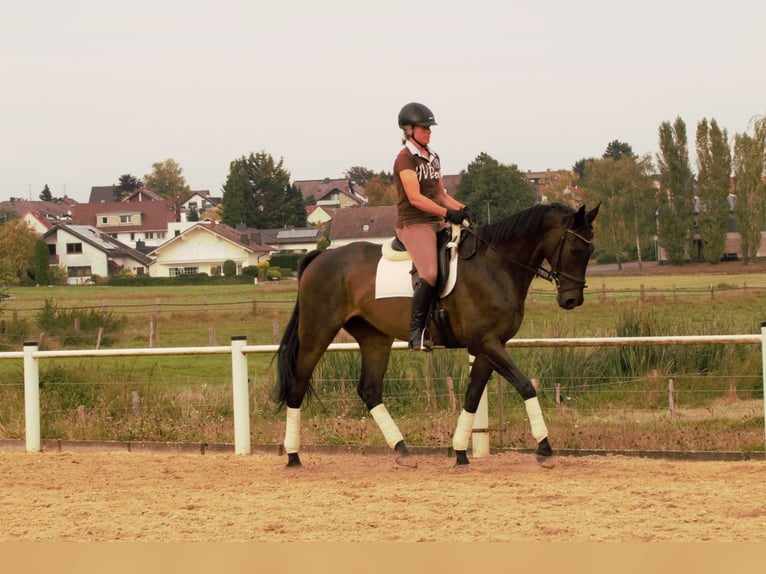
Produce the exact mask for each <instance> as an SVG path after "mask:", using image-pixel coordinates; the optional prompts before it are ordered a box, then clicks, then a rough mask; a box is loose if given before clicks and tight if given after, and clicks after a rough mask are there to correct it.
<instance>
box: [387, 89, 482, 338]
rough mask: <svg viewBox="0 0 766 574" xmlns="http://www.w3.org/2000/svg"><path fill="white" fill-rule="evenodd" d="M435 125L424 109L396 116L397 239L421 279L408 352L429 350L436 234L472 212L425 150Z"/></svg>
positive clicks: (413, 105) (411, 108) (412, 106)
mask: <svg viewBox="0 0 766 574" xmlns="http://www.w3.org/2000/svg"><path fill="white" fill-rule="evenodd" d="M435 125H436V121H435V120H434V115H433V113H431V110H429V109H428V108H427V107H426V106H424V105H423V104H419V103H417V102H411V103H409V104H406V105H405V106H404V107H403V108H402V109H401V111H400V112H399V127H400V128H401V129H402V143H403V144H404V147H403V148H402V150H401V151H400V152H399V155H397V156H396V160H395V161H394V181H395V183H396V191H397V194H398V202H397V210H398V219H397V222H396V235H397V237H398V238H399V240H400V241H401V242H402V243H404V246H405V247H406V248H407V251H409V253H410V255H411V256H412V262H413V264H414V265H415V268H416V269H417V271H418V275H419V278H418V281H417V283H416V284H415V289H414V294H413V296H412V319H411V321H410V333H409V347H410V349H418V350H424V351H428V350H430V349H431V347H432V346H433V342H432V341H431V340H430V339H427V338H426V333H427V331H426V325H427V324H428V317H429V314H430V309H431V304H432V303H433V300H434V295H435V291H436V289H435V285H436V276H437V252H436V233H437V232H438V231H439V230H440V229H441V228H442V227H444V220H445V219H446V220H447V221H449V222H450V223H454V224H457V225H460V224H462V223H463V222H464V221H467V222H469V223H470V220H471V215H470V214H471V211H470V210H469V209H467V208H466V206H465V205H463V204H462V203H460V202H459V201H457V200H456V199H454V198H453V197H451V196H449V195H447V193H446V191H445V190H444V184H443V183H442V177H441V165H440V164H439V156H438V155H437V154H436V153H434V152H433V151H432V150H431V148H430V147H428V144H429V142H430V140H431V126H435Z"/></svg>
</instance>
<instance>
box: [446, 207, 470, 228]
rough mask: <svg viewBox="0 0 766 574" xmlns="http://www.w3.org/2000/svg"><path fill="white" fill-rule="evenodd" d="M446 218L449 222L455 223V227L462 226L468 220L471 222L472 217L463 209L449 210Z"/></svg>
mask: <svg viewBox="0 0 766 574" xmlns="http://www.w3.org/2000/svg"><path fill="white" fill-rule="evenodd" d="M445 218H446V220H447V221H449V222H450V223H454V224H455V225H461V224H462V223H463V221H464V220H468V221H469V222H470V220H471V218H470V216H469V215H468V214H467V213H466V212H465V210H463V209H448V210H447V215H446V216H445Z"/></svg>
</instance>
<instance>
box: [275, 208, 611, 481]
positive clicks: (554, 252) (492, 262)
mask: <svg viewBox="0 0 766 574" xmlns="http://www.w3.org/2000/svg"><path fill="white" fill-rule="evenodd" d="M599 207H600V204H599V205H597V206H596V207H595V208H593V209H592V210H590V211H586V209H585V205H583V206H581V207H580V208H579V209H576V210H575V209H573V208H571V207H568V206H564V205H560V204H538V205H534V206H531V207H527V208H525V209H522V210H519V211H517V212H515V213H513V214H512V215H510V216H508V217H505V218H503V219H500V220H498V221H496V222H493V223H490V224H487V225H482V226H472V227H469V228H468V229H466V230H464V231H463V238H462V240H461V242H460V244H459V245H458V247H457V248H458V253H459V258H458V265H457V270H458V271H457V278H456V281H455V284H454V288H453V289H452V291H451V292H450V293H449V294H448V295H446V296H445V297H442V298H441V299H440V300H439V302H438V305H439V307H441V308H442V309H443V310H444V311H445V313H446V317H448V326H449V328H448V329H447V331H449V333H446V332H445V329H444V328H441V329H439V328H437V326H436V325H435V321H434V316H433V314H432V315H431V317H430V319H429V329H430V332H431V338H432V340H433V342H434V345H435V346H450V347H453V348H465V349H467V350H468V352H469V353H470V354H471V355H473V356H474V361H473V366H472V367H471V369H470V374H469V382H468V385H467V387H466V391H465V396H464V400H463V407H462V411H461V413H460V415H459V418H458V420H457V426H456V430H455V433H454V435H453V441H452V443H453V450H454V452H455V456H456V459H457V460H456V465H467V464H469V460H468V457H467V454H466V453H467V449H468V442H469V440H470V436H471V431H472V427H473V420H474V416H475V414H476V410H477V409H478V406H479V400H480V399H481V396H482V393H483V391H484V388H485V386H486V384H487V381H488V379H489V377H490V376H491V375H492V372H493V371H494V372H497V373H498V374H500V375H501V376H502V377H503V378H505V379H507V380H508V381H509V382H510V384H511V385H512V386H513V387H514V388H515V389H516V391H517V392H518V393H519V394H520V395H521V397H522V399H523V400H524V405H525V408H526V412H527V415H528V419H529V421H530V426H531V434H532V436H533V437H534V439H535V441H536V442H537V448H536V451H535V454H536V457H537V460H538V461H539V462H541V463H542V462H544V461H545V460H548V457H550V456H552V455H553V449H552V447H551V445H550V442H549V440H548V429H547V427H546V425H545V421H544V418H543V414H542V410H541V408H540V404H539V401H538V398H537V389H536V388H535V386H534V385H533V384H532V382H531V381H530V379H529V378H527V376H526V375H524V374H523V373H522V372H521V371H520V370H519V369H518V368H517V366H516V365H515V364H514V362H513V361H512V360H511V358H510V356H509V355H508V353H507V351H506V347H505V343H506V341H508V340H509V339H511V338H512V337H513V336H514V335H516V333H517V332H518V330H519V328H520V326H521V323H522V320H523V318H524V302H525V299H526V297H527V294H528V291H529V287H530V284H531V283H532V280H533V279H534V278H535V277H542V278H544V279H547V280H549V281H551V282H552V283H553V284H554V285H555V287H556V290H557V302H558V305H559V306H560V307H561V308H562V309H565V310H571V309H574V308H576V307H578V306H580V305H582V303H583V300H584V297H583V290H584V288H585V287H586V283H585V272H586V268H587V265H588V261H589V259H590V256H591V254H592V253H593V226H592V223H593V220H594V219H595V217H596V215H597V214H598V209H599ZM381 251H382V247H381V245H379V244H374V243H370V242H364V241H359V242H354V243H350V244H347V245H344V246H342V247H338V248H335V249H327V250H325V251H318V250H317V251H311V252H309V253H307V254H306V255H305V256H304V257H303V258H302V259H301V261H300V263H299V265H298V295H297V299H296V303H295V307H294V309H293V312H292V315H291V317H290V320H289V322H288V324H287V326H286V328H285V331H284V333H283V336H282V339H281V342H280V344H279V347H278V351H277V354H276V355H277V356H276V358H277V377H276V384H275V388H274V395H273V399H274V400H275V401H276V403H277V408H278V410H280V409H281V408H283V407H285V406H286V409H285V410H286V426H285V438H284V443H283V447H284V452H286V453H287V457H288V461H287V466H288V467H297V466H301V460H300V456H299V450H300V424H301V418H300V415H301V406H302V405H303V403H304V400H308V399H309V398H310V397H311V396H312V395H313V394H314V389H313V387H312V383H311V376H312V373H313V371H314V368H315V367H316V365H317V363H318V362H319V360H320V358H321V357H322V355H323V354H324V353H325V351H326V350H327V347H328V346H329V345H330V344H331V343H332V341H333V339H334V338H335V336H336V335H337V333H338V332H339V331H340V330H341V329H342V328H343V329H345V330H346V331H347V332H348V333H349V334H350V335H351V336H352V337H353V338H354V339H355V340H356V342H357V343H358V345H359V349H360V352H361V375H360V378H359V383H358V385H357V394H358V395H359V397H360V398H361V400H362V401H363V402H364V404H365V405H366V407H367V409H368V412H369V413H370V415H371V416H372V418H373V419H374V420H375V422H376V423H377V424H378V427H379V428H380V430H381V432H382V433H383V436H384V438H385V440H386V443H387V445H388V446H389V448H391V449H393V451H394V453H395V454H396V460H397V462H398V463H399V464H403V465H405V466H411V464H408V462H410V463H411V462H412V460H413V459H407V457H409V456H410V452H409V449H408V448H407V446H406V443H405V441H404V437H403V436H402V433H401V432H400V431H399V428H398V427H397V425H396V423H395V422H394V420H393V418H392V417H391V415H390V414H389V413H388V411H387V409H386V407H385V405H384V403H383V377H384V375H385V373H386V369H387V368H388V362H389V358H390V354H391V348H392V344H393V342H394V340H395V339H399V340H404V341H406V340H407V336H408V332H409V321H410V305H411V300H410V299H409V298H407V297H392V298H382V299H376V294H375V275H376V268H377V267H376V266H377V264H378V261H379V259H380V257H381ZM544 261H547V263H548V267H547V268H546V267H543V265H542V264H543V262H544Z"/></svg>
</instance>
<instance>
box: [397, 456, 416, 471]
mask: <svg viewBox="0 0 766 574" xmlns="http://www.w3.org/2000/svg"><path fill="white" fill-rule="evenodd" d="M396 464H398V465H399V466H403V467H405V468H417V467H418V461H417V459H415V458H414V457H411V456H409V455H406V456H397V457H396Z"/></svg>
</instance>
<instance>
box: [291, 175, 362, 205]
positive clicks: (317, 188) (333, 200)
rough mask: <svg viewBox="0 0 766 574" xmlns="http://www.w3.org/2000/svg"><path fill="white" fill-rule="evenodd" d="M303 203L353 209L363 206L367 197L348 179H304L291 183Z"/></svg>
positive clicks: (360, 188) (359, 187)
mask: <svg viewBox="0 0 766 574" xmlns="http://www.w3.org/2000/svg"><path fill="white" fill-rule="evenodd" d="M293 185H295V187H297V188H298V189H299V190H300V192H301V195H302V196H303V201H304V202H306V203H315V204H316V205H321V206H322V207H336V208H337V207H340V208H343V207H354V206H359V205H365V204H366V203H367V196H366V195H365V194H364V188H363V187H361V186H359V185H356V184H355V183H354V182H352V181H351V180H350V179H345V178H344V179H329V178H325V179H306V180H301V181H295V182H293Z"/></svg>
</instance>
